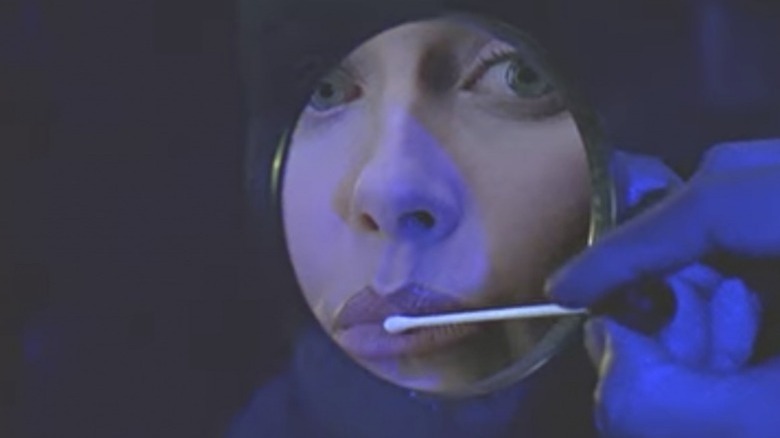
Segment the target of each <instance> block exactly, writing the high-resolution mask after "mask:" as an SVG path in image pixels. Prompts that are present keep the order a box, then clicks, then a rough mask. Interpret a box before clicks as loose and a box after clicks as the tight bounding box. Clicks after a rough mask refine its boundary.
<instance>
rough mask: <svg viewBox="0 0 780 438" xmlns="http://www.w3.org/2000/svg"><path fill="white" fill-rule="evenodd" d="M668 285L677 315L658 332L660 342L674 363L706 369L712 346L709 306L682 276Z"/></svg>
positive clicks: (674, 278)
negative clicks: (673, 296)
mask: <svg viewBox="0 0 780 438" xmlns="http://www.w3.org/2000/svg"><path fill="white" fill-rule="evenodd" d="M690 276H691V275H690V273H688V277H690ZM667 282H668V283H669V285H670V286H671V288H672V290H673V291H674V295H675V298H676V299H677V312H676V313H675V315H674V318H673V319H672V321H671V322H670V323H669V325H668V326H667V327H665V328H664V330H662V331H661V333H660V335H659V341H660V342H661V344H662V345H663V346H664V347H665V348H666V350H667V351H668V352H669V354H670V355H671V356H672V357H673V358H674V360H675V361H676V362H678V363H680V364H682V365H686V366H689V367H691V368H703V367H706V366H707V365H708V359H709V357H710V351H709V348H710V343H711V341H710V330H709V327H710V312H709V310H710V309H709V302H708V300H706V299H705V298H704V297H702V296H701V294H700V293H699V291H698V288H697V287H696V286H695V285H694V283H692V282H691V281H690V280H689V279H688V278H686V277H685V276H682V275H675V276H672V277H670V278H669V279H668V280H667Z"/></svg>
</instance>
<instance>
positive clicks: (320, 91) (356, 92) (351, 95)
mask: <svg viewBox="0 0 780 438" xmlns="http://www.w3.org/2000/svg"><path fill="white" fill-rule="evenodd" d="M360 94H361V89H360V87H359V86H358V84H356V83H355V81H354V80H352V78H351V77H349V75H347V74H346V73H344V72H341V71H338V70H337V71H334V72H331V73H329V74H328V75H326V76H325V77H323V78H322V79H320V81H319V82H318V83H317V85H316V86H315V87H314V91H313V92H312V94H311V97H310V98H309V104H308V108H309V109H311V110H312V111H315V112H318V113H325V112H328V111H330V110H332V109H334V108H337V107H340V106H342V105H346V104H348V103H350V102H352V101H353V100H355V99H357V98H358V97H360Z"/></svg>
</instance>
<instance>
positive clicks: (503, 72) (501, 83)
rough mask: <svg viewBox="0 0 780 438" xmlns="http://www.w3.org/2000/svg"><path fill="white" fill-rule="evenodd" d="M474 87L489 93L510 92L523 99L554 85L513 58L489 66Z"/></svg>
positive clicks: (549, 91)
mask: <svg viewBox="0 0 780 438" xmlns="http://www.w3.org/2000/svg"><path fill="white" fill-rule="evenodd" d="M475 88H481V89H482V90H484V91H487V92H491V93H501V94H506V93H507V92H508V93H512V94H514V95H516V96H517V97H520V98H524V99H536V98H540V97H543V96H545V95H547V94H549V93H551V92H553V91H555V87H554V86H553V85H552V84H551V83H550V81H548V80H547V79H545V78H544V76H543V75H542V74H541V73H540V72H539V71H537V70H536V69H535V68H533V67H531V66H530V65H528V64H526V63H525V62H523V61H522V60H521V59H517V58H513V59H507V60H505V61H501V62H498V63H496V64H494V65H492V66H490V67H489V68H488V69H487V71H485V73H484V74H483V75H482V78H480V79H479V80H478V81H477V83H476V84H475Z"/></svg>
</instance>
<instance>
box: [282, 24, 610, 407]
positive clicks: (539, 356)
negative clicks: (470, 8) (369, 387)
mask: <svg viewBox="0 0 780 438" xmlns="http://www.w3.org/2000/svg"><path fill="white" fill-rule="evenodd" d="M441 18H446V19H452V20H455V21H460V22H464V23H468V24H470V25H474V24H475V23H476V24H478V25H481V28H483V29H485V30H487V31H488V32H490V33H491V34H493V35H494V36H495V37H498V38H502V39H505V40H506V41H507V42H510V43H514V44H518V43H519V41H522V43H523V44H525V45H530V48H531V52H532V53H531V56H533V61H534V62H535V63H537V65H538V66H539V67H540V68H542V69H543V71H544V72H545V73H547V74H549V75H550V76H551V77H552V78H553V82H554V83H555V84H556V86H559V87H561V89H562V91H563V95H564V96H565V98H566V103H567V105H568V109H569V111H571V113H572V118H573V120H574V122H575V125H576V127H577V131H578V132H579V134H580V136H581V138H582V141H583V145H584V148H585V151H586V157H587V161H588V170H589V176H590V184H591V189H592V194H591V202H590V220H589V230H588V235H587V242H586V245H585V248H587V247H589V246H591V245H592V244H593V242H595V241H596V240H597V239H598V238H599V237H600V236H602V235H603V234H604V233H605V232H606V231H608V230H609V229H611V228H612V227H613V226H614V225H615V223H616V220H617V202H616V196H617V195H616V187H615V184H614V179H613V177H612V174H611V168H610V163H611V148H610V147H609V146H608V143H607V142H606V140H605V136H604V134H603V131H602V128H601V122H600V120H599V117H598V115H597V112H596V111H595V109H594V108H593V107H592V106H591V105H589V103H588V101H587V100H586V99H585V98H584V96H583V95H582V94H581V93H579V92H578V90H577V88H575V87H572V86H571V83H572V81H570V80H567V77H566V75H565V74H563V73H561V71H560V70H559V69H557V68H555V65H552V63H551V62H550V59H549V56H547V54H546V53H547V52H546V50H544V49H543V48H542V47H541V46H539V45H538V44H537V43H536V42H535V40H534V39H533V38H532V37H531V36H529V35H526V34H524V33H523V32H522V31H520V30H518V29H516V28H515V27H513V26H511V25H509V24H507V23H505V22H503V21H501V20H500V19H496V18H492V17H487V16H482V15H476V14H473V13H471V12H460V11H452V10H449V11H445V12H441V13H439V14H429V15H420V16H415V17H410V19H409V20H407V21H405V22H402V23H400V24H395V25H391V26H389V27H386V28H384V29H382V30H380V31H378V32H376V33H374V34H373V35H369V36H368V37H366V38H363V39H362V40H359V41H358V42H357V44H355V45H354V46H353V47H351V48H350V49H349V50H346V51H345V53H343V56H341V57H339V56H334V57H331V59H336V60H338V59H341V58H343V57H345V56H347V55H348V54H349V53H351V51H353V50H354V49H356V48H357V47H359V46H360V45H361V44H363V43H365V42H366V41H368V40H370V39H371V38H373V37H375V36H377V35H379V34H381V33H382V32H384V31H387V30H389V29H392V28H394V27H395V26H398V25H401V24H405V23H412V22H419V21H424V20H429V19H441ZM330 67H332V65H330V64H327V63H326V64H324V65H321V66H320V68H319V71H318V72H317V74H315V75H313V76H312V78H313V79H312V80H311V81H310V82H311V83H309V84H306V85H307V87H308V88H306V89H310V88H311V87H313V85H314V83H315V82H316V79H317V78H319V77H320V76H319V75H322V74H325V73H327V71H328V69H329V68H330ZM305 106H306V100H305V99H299V102H296V105H294V108H297V109H298V111H296V112H294V113H293V114H297V115H296V116H295V117H293V120H292V122H291V124H290V125H289V126H290V127H288V128H286V129H284V130H283V132H282V135H281V136H280V139H279V140H278V142H277V146H276V148H275V149H274V152H273V158H272V162H271V169H270V170H271V171H270V172H269V177H270V181H269V182H270V190H271V194H270V195H271V196H270V201H271V202H270V203H271V206H270V207H271V211H272V212H273V213H272V216H273V228H274V230H272V232H273V233H274V234H276V235H278V236H279V237H280V239H281V241H280V244H281V245H282V248H283V249H284V250H283V252H284V254H282V256H285V257H288V258H289V253H288V251H287V249H286V248H287V238H286V235H285V232H284V226H283V211H282V210H283V208H282V199H281V198H282V195H281V192H282V183H283V179H284V172H285V163H286V161H287V155H288V153H289V148H290V143H291V141H292V133H293V131H294V129H295V126H296V125H297V123H298V120H299V116H298V115H299V114H300V113H301V111H302V109H303V108H305ZM307 313H308V315H309V317H310V318H313V320H314V321H315V322H317V323H318V324H317V326H318V328H319V329H320V330H322V329H323V327H322V326H321V325H320V324H319V321H318V320H317V318H316V317H315V316H314V315H313V313H312V312H311V310H310V309H309V312H307ZM586 320H587V317H585V316H571V317H564V318H562V319H561V321H559V322H557V323H555V324H554V325H553V326H552V327H551V328H550V330H549V331H548V333H547V334H545V335H544V336H543V337H542V339H541V340H540V342H539V343H538V344H537V345H535V346H534V347H533V348H532V350H531V352H530V353H529V354H528V355H527V356H526V357H524V358H523V359H522V360H519V361H517V362H516V363H514V364H512V365H511V366H509V367H508V368H506V369H504V370H501V371H499V372H498V373H497V374H495V375H493V376H490V377H488V378H486V379H483V380H481V381H478V382H475V383H474V384H473V385H471V387H470V388H469V389H466V390H454V391H446V392H431V391H424V390H416V389H412V388H405V387H402V386H399V385H398V384H394V383H392V382H389V381H386V380H385V379H383V378H381V377H379V376H375V377H376V378H377V379H379V380H380V381H382V382H384V383H387V384H389V385H392V386H394V387H397V388H401V389H404V390H408V391H412V392H413V393H415V395H416V396H418V397H425V398H433V399H438V400H447V399H462V398H468V397H475V396H483V395H486V394H488V393H493V392H495V391H499V390H501V389H503V388H506V387H508V386H511V384H513V383H517V382H519V381H521V380H523V379H525V378H526V377H528V376H530V375H532V374H534V373H535V372H536V371H538V370H539V369H540V368H542V367H544V366H545V365H546V364H547V363H549V362H550V361H551V360H553V359H554V358H555V357H557V356H558V355H559V354H561V353H562V352H563V351H565V350H567V349H568V348H570V347H571V346H572V344H573V343H575V342H577V341H578V340H580V339H581V332H582V326H583V324H584V322H585V321H586ZM330 342H332V343H333V344H334V346H335V347H336V348H337V349H338V351H339V352H340V353H342V354H345V355H347V356H349V355H348V354H347V353H346V352H345V351H343V349H341V348H340V347H339V346H338V345H337V344H336V343H335V341H333V340H332V339H331V340H330Z"/></svg>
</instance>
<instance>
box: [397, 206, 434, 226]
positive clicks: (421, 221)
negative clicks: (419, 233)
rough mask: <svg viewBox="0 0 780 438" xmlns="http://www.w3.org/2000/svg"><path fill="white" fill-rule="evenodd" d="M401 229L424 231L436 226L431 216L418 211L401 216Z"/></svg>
mask: <svg viewBox="0 0 780 438" xmlns="http://www.w3.org/2000/svg"><path fill="white" fill-rule="evenodd" d="M399 222H400V225H401V228H403V229H424V230H429V229H431V228H433V227H434V225H436V218H434V217H433V215H432V214H430V213H428V212H427V211H424V210H418V211H415V212H412V213H407V214H404V215H403V216H401V219H399Z"/></svg>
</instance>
